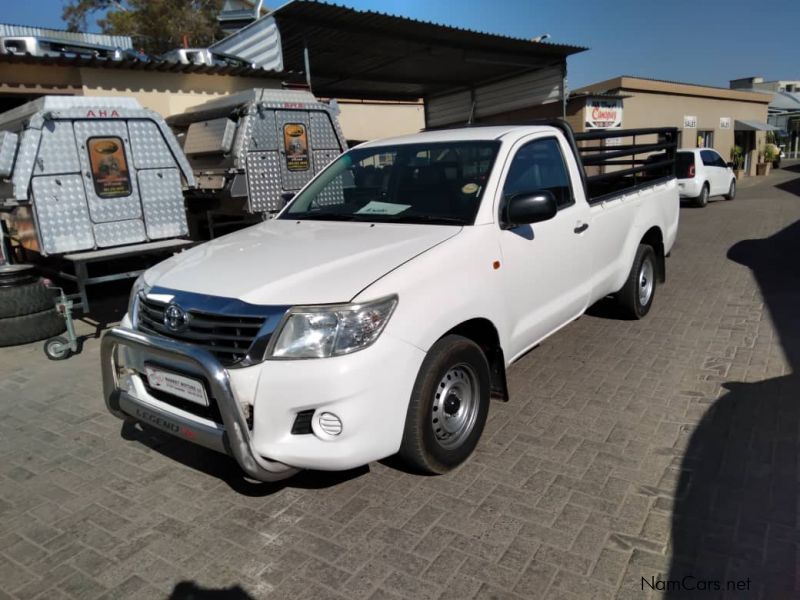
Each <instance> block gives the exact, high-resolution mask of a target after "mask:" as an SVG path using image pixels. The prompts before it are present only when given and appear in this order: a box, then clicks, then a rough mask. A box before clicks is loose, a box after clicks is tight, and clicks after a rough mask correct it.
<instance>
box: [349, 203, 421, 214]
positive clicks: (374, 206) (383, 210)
mask: <svg viewBox="0 0 800 600" xmlns="http://www.w3.org/2000/svg"><path fill="white" fill-rule="evenodd" d="M409 208H411V205H410V204H392V203H391V202H377V201H375V200H373V201H372V202H367V203H366V204H365V205H364V206H362V207H361V208H359V209H358V210H357V211H356V214H357V215H396V214H398V213H401V212H403V211H404V210H407V209H409Z"/></svg>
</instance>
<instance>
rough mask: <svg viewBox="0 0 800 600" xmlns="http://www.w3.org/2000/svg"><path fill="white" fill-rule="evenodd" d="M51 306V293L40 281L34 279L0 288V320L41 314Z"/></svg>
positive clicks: (52, 302) (52, 301)
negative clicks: (29, 281)
mask: <svg viewBox="0 0 800 600" xmlns="http://www.w3.org/2000/svg"><path fill="white" fill-rule="evenodd" d="M53 305H54V299H53V292H52V291H50V290H49V289H47V287H46V286H45V285H44V283H42V281H41V280H40V279H39V280H37V279H34V280H33V282H31V283H21V284H18V285H11V286H0V319H8V318H9V317H21V316H23V315H29V314H31V313H37V312H42V311H43V310H46V309H48V308H52V307H53Z"/></svg>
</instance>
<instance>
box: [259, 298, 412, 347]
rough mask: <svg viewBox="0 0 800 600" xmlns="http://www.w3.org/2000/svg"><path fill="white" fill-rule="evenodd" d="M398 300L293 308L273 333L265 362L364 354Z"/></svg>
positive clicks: (384, 299) (386, 299)
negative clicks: (279, 359)
mask: <svg viewBox="0 0 800 600" xmlns="http://www.w3.org/2000/svg"><path fill="white" fill-rule="evenodd" d="M395 306H397V296H389V297H387V298H381V299H379V300H375V301H373V302H365V303H362V304H338V305H328V306H296V307H293V308H292V309H290V310H289V313H288V314H287V316H286V317H285V318H284V320H283V326H282V327H281V328H280V329H279V330H278V331H276V332H275V334H273V335H275V336H277V337H275V338H273V339H275V343H274V344H273V345H272V349H271V351H268V352H267V358H325V357H329V356H339V355H342V354H350V353H351V352H356V351H357V350H363V349H364V348H366V347H367V346H369V345H371V344H372V343H374V342H375V340H377V339H378V336H380V334H381V332H382V331H383V328H384V327H386V323H387V322H388V321H389V317H391V316H392V312H393V311H394V308H395Z"/></svg>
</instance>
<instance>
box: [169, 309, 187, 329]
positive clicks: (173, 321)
mask: <svg viewBox="0 0 800 600" xmlns="http://www.w3.org/2000/svg"><path fill="white" fill-rule="evenodd" d="M187 319H188V316H187V315H186V311H185V310H183V309H182V308H181V307H180V306H178V305H177V304H170V305H169V306H168V307H167V309H166V310H165V311H164V325H166V327H167V329H169V330H170V331H180V330H181V329H183V328H184V327H186V321H187Z"/></svg>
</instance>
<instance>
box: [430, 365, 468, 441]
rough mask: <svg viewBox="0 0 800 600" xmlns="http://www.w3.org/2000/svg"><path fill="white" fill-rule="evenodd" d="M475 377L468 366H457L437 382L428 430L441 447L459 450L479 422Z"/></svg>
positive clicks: (451, 368)
mask: <svg viewBox="0 0 800 600" xmlns="http://www.w3.org/2000/svg"><path fill="white" fill-rule="evenodd" d="M479 394H480V392H479V388H478V377H477V375H476V374H475V371H474V370H473V368H472V367H471V366H469V365H468V364H466V363H459V364H457V365H455V366H453V367H450V368H449V369H448V370H447V372H446V373H445V374H444V375H443V376H442V378H441V379H440V380H439V384H438V385H437V386H436V391H435V392H434V394H433V406H432V407H431V427H432V428H433V435H434V436H435V437H436V441H437V442H438V443H439V445H440V446H442V447H443V448H447V449H453V448H458V447H459V446H460V445H461V444H463V443H464V440H466V439H467V437H469V434H470V433H471V432H472V429H473V427H474V426H475V421H477V420H478V404H479Z"/></svg>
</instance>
